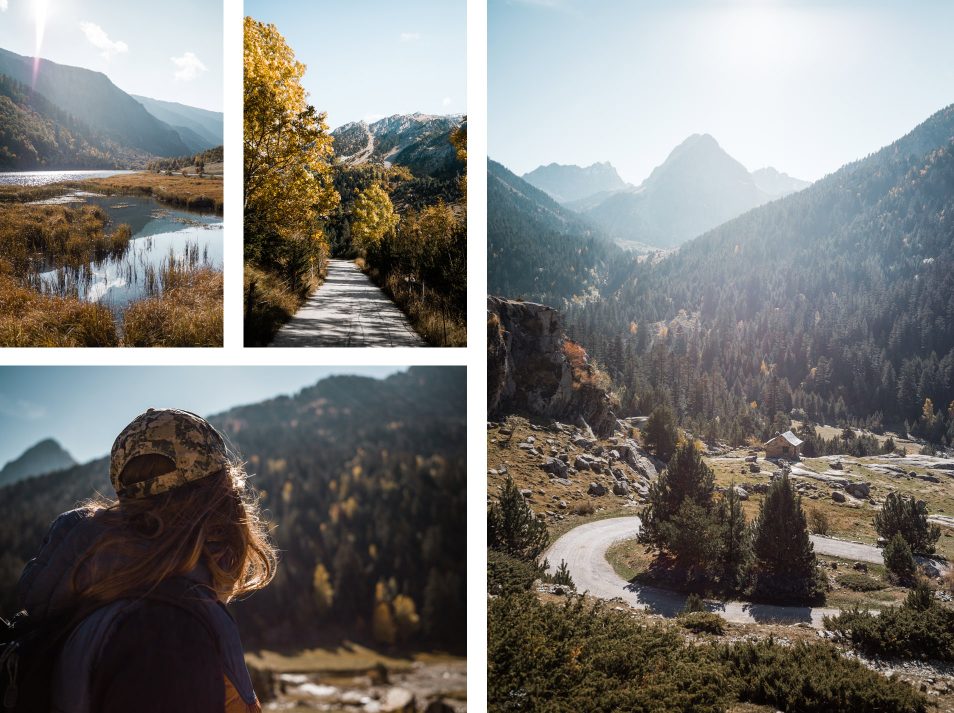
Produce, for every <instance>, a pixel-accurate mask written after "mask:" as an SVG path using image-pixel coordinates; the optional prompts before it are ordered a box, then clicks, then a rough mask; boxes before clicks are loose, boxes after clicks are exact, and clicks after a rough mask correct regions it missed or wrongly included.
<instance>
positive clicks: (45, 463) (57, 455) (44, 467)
mask: <svg viewBox="0 0 954 713" xmlns="http://www.w3.org/2000/svg"><path fill="white" fill-rule="evenodd" d="M74 465H76V461H75V460H73V456H71V455H70V454H69V453H68V452H67V451H66V450H65V449H64V448H63V446H61V445H60V444H59V443H57V442H56V441H54V440H53V439H52V438H47V439H44V440H42V441H40V442H39V443H36V444H35V445H32V446H30V447H29V448H27V449H26V450H25V451H24V452H23V453H22V454H21V455H19V456H18V457H17V458H14V459H13V460H11V461H10V462H9V463H7V464H6V465H4V466H3V468H2V469H0V486H3V485H9V484H10V483H15V482H17V481H18V480H23V479H25V478H30V477H32V476H35V475H43V474H45V473H52V472H53V471H55V470H62V469H64V468H69V467H71V466H74Z"/></svg>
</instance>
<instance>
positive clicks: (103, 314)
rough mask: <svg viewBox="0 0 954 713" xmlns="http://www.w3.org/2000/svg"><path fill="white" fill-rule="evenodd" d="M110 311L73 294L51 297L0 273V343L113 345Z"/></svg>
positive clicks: (0, 344) (20, 344)
mask: <svg viewBox="0 0 954 713" xmlns="http://www.w3.org/2000/svg"><path fill="white" fill-rule="evenodd" d="M118 344H119V340H118V338H117V336H116V324H115V322H114V320H113V315H112V313H111V312H110V311H109V310H108V309H107V308H106V307H103V306H102V305H98V304H93V303H89V302H83V301H82V300H79V299H76V298H75V297H51V296H48V295H42V294H40V293H39V292H37V291H35V290H33V289H31V288H29V287H24V286H22V285H20V284H18V282H17V280H16V279H14V278H13V277H12V276H10V275H9V274H0V346H4V347H115V346H118Z"/></svg>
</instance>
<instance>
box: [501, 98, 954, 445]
mask: <svg viewBox="0 0 954 713" xmlns="http://www.w3.org/2000/svg"><path fill="white" fill-rule="evenodd" d="M952 137H954V106H949V107H947V108H945V109H943V110H941V111H940V112H938V113H937V114H935V115H934V116H932V117H931V118H929V119H928V120H927V121H926V122H924V123H923V124H921V125H920V126H918V127H917V128H916V129H914V131H912V132H911V133H910V134H908V135H907V136H905V137H904V138H902V139H900V140H898V141H896V142H895V143H893V144H891V145H890V146H887V147H885V148H884V149H882V150H880V151H878V152H877V153H875V154H872V155H870V156H868V157H867V158H865V159H863V160H860V161H857V162H855V163H852V164H849V165H847V166H845V167H843V168H842V169H840V170H839V171H837V172H836V173H834V174H832V175H830V176H828V177H826V178H825V179H823V180H821V181H818V182H817V183H815V184H814V185H812V186H811V187H809V188H806V189H805V190H803V191H800V192H799V193H796V194H794V195H791V196H788V197H786V198H784V199H781V200H778V201H775V202H773V203H771V204H769V205H766V206H763V207H761V208H759V209H756V210H753V211H751V212H749V213H747V214H745V215H743V216H741V217H739V218H737V219H735V220H732V221H730V222H728V223H726V224H724V225H722V226H720V227H718V228H716V229H715V230H712V231H711V232H709V233H708V234H706V235H704V236H702V237H700V238H698V239H696V240H694V241H692V242H691V243H689V244H687V245H685V246H683V247H682V248H681V249H680V250H679V251H678V252H677V253H676V254H674V255H671V256H670V257H667V258H666V259H664V260H662V261H659V262H658V263H657V264H649V263H640V264H633V265H631V269H630V272H629V274H628V276H627V278H626V280H625V281H624V282H623V284H622V286H621V287H620V289H619V290H618V291H616V292H615V293H614V294H612V295H611V296H609V297H607V298H606V299H603V300H601V301H598V302H594V303H588V304H585V305H571V306H570V307H569V321H570V324H571V330H570V332H571V335H572V336H573V337H574V338H576V339H578V340H580V341H582V343H583V344H585V345H586V346H587V348H588V349H589V350H590V352H591V353H593V354H595V355H596V357H597V358H598V359H600V360H601V361H603V362H605V363H606V365H607V366H608V368H609V370H610V372H611V373H612V375H613V376H614V378H615V379H616V381H617V383H619V384H621V385H622V387H623V389H624V390H625V395H624V402H628V403H629V407H630V408H632V409H635V410H639V411H642V412H648V411H650V410H651V409H652V408H653V407H654V406H655V405H656V404H658V403H660V402H670V403H671V405H672V406H673V407H674V408H675V410H676V412H677V414H678V416H679V417H680V418H681V419H682V420H683V421H684V422H688V423H690V424H694V425H695V426H696V427H697V428H698V429H700V431H701V429H704V428H705V429H708V430H709V431H710V432H712V433H713V434H719V435H722V436H730V437H733V438H734V439H736V440H737V439H739V438H740V437H741V436H742V435H747V434H751V433H758V432H759V431H760V430H763V431H764V430H768V429H769V426H770V424H771V421H772V419H773V417H774V416H775V414H776V413H777V412H779V411H781V412H788V411H789V410H790V409H791V408H792V407H795V408H797V409H802V410H804V412H805V413H806V414H807V415H808V416H809V417H810V418H813V419H819V420H825V421H840V422H852V423H857V424H865V425H869V426H873V427H877V426H879V425H880V424H885V425H891V426H895V427H904V425H905V423H907V424H910V425H911V427H912V428H913V429H914V432H915V433H916V434H918V435H923V436H924V437H927V438H930V439H931V440H935V441H940V440H941V439H944V438H946V439H947V441H951V440H952V439H954V405H951V404H952V401H954V226H952V223H951V216H952V214H954V145H952ZM492 205H496V204H494V203H492ZM494 212H497V209H496V208H494ZM491 284H492V285H493V281H491ZM949 405H950V406H949Z"/></svg>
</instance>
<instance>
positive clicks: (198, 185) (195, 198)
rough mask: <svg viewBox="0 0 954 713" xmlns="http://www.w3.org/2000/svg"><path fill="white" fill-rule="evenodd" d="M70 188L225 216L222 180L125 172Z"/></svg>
mask: <svg viewBox="0 0 954 713" xmlns="http://www.w3.org/2000/svg"><path fill="white" fill-rule="evenodd" d="M69 185H71V186H73V187H76V188H82V189H85V190H91V191H98V192H100V193H108V194H113V193H118V194H119V195H144V196H151V197H152V198H155V199H156V200H158V201H162V202H163V203H169V204H171V205H176V206H181V207H183V208H190V209H192V210H210V211H215V212H216V213H220V214H221V213H222V206H223V184H222V178H221V177H218V178H211V177H206V178H199V177H198V176H180V175H176V176H166V175H162V174H159V173H149V172H139V173H125V174H120V175H116V176H110V177H108V178H93V179H90V180H88V181H77V182H73V183H70V184H69Z"/></svg>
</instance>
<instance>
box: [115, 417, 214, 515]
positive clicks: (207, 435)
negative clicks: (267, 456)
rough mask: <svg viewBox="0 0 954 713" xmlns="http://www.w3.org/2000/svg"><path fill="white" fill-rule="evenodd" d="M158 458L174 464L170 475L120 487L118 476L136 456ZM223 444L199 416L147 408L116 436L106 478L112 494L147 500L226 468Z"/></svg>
mask: <svg viewBox="0 0 954 713" xmlns="http://www.w3.org/2000/svg"><path fill="white" fill-rule="evenodd" d="M149 454H152V455H161V456H165V457H166V458H169V459H170V460H171V461H172V462H173V463H175V466H176V469H175V470H174V471H172V472H171V473H166V474H164V475H159V476H156V477H155V478H151V479H149V480H144V481H141V482H138V483H130V484H128V485H124V484H123V483H122V481H121V480H120V475H121V474H122V472H123V468H125V467H126V464H127V463H129V461H130V460H132V459H133V458H135V457H136V456H141V455H149ZM228 465H229V457H228V452H227V449H226V447H225V441H224V440H222V436H221V435H220V434H219V432H218V431H216V430H215V429H214V428H213V427H212V425H211V424H210V423H209V422H208V421H206V420H205V419H204V418H202V417H201V416H196V415H195V414H194V413H190V412H189V411H180V410H179V409H172V408H166V409H152V408H151V409H149V410H147V411H146V412H145V413H141V414H139V415H138V416H136V418H134V419H133V420H132V423H130V424H129V425H128V426H126V428H124V429H123V430H122V433H120V434H119V436H117V437H116V441H115V442H114V443H113V449H112V451H111V453H110V458H109V479H110V480H111V481H112V483H113V488H115V489H116V494H117V495H119V496H120V497H125V498H148V497H150V496H152V495H158V494H159V493H164V492H166V491H168V490H172V489H173V488H177V487H179V486H180V485H185V484H186V483H191V482H193V481H196V480H201V479H202V478H205V477H208V476H210V475H214V474H215V473H218V472H219V471H220V470H222V469H223V468H226V467H228Z"/></svg>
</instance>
